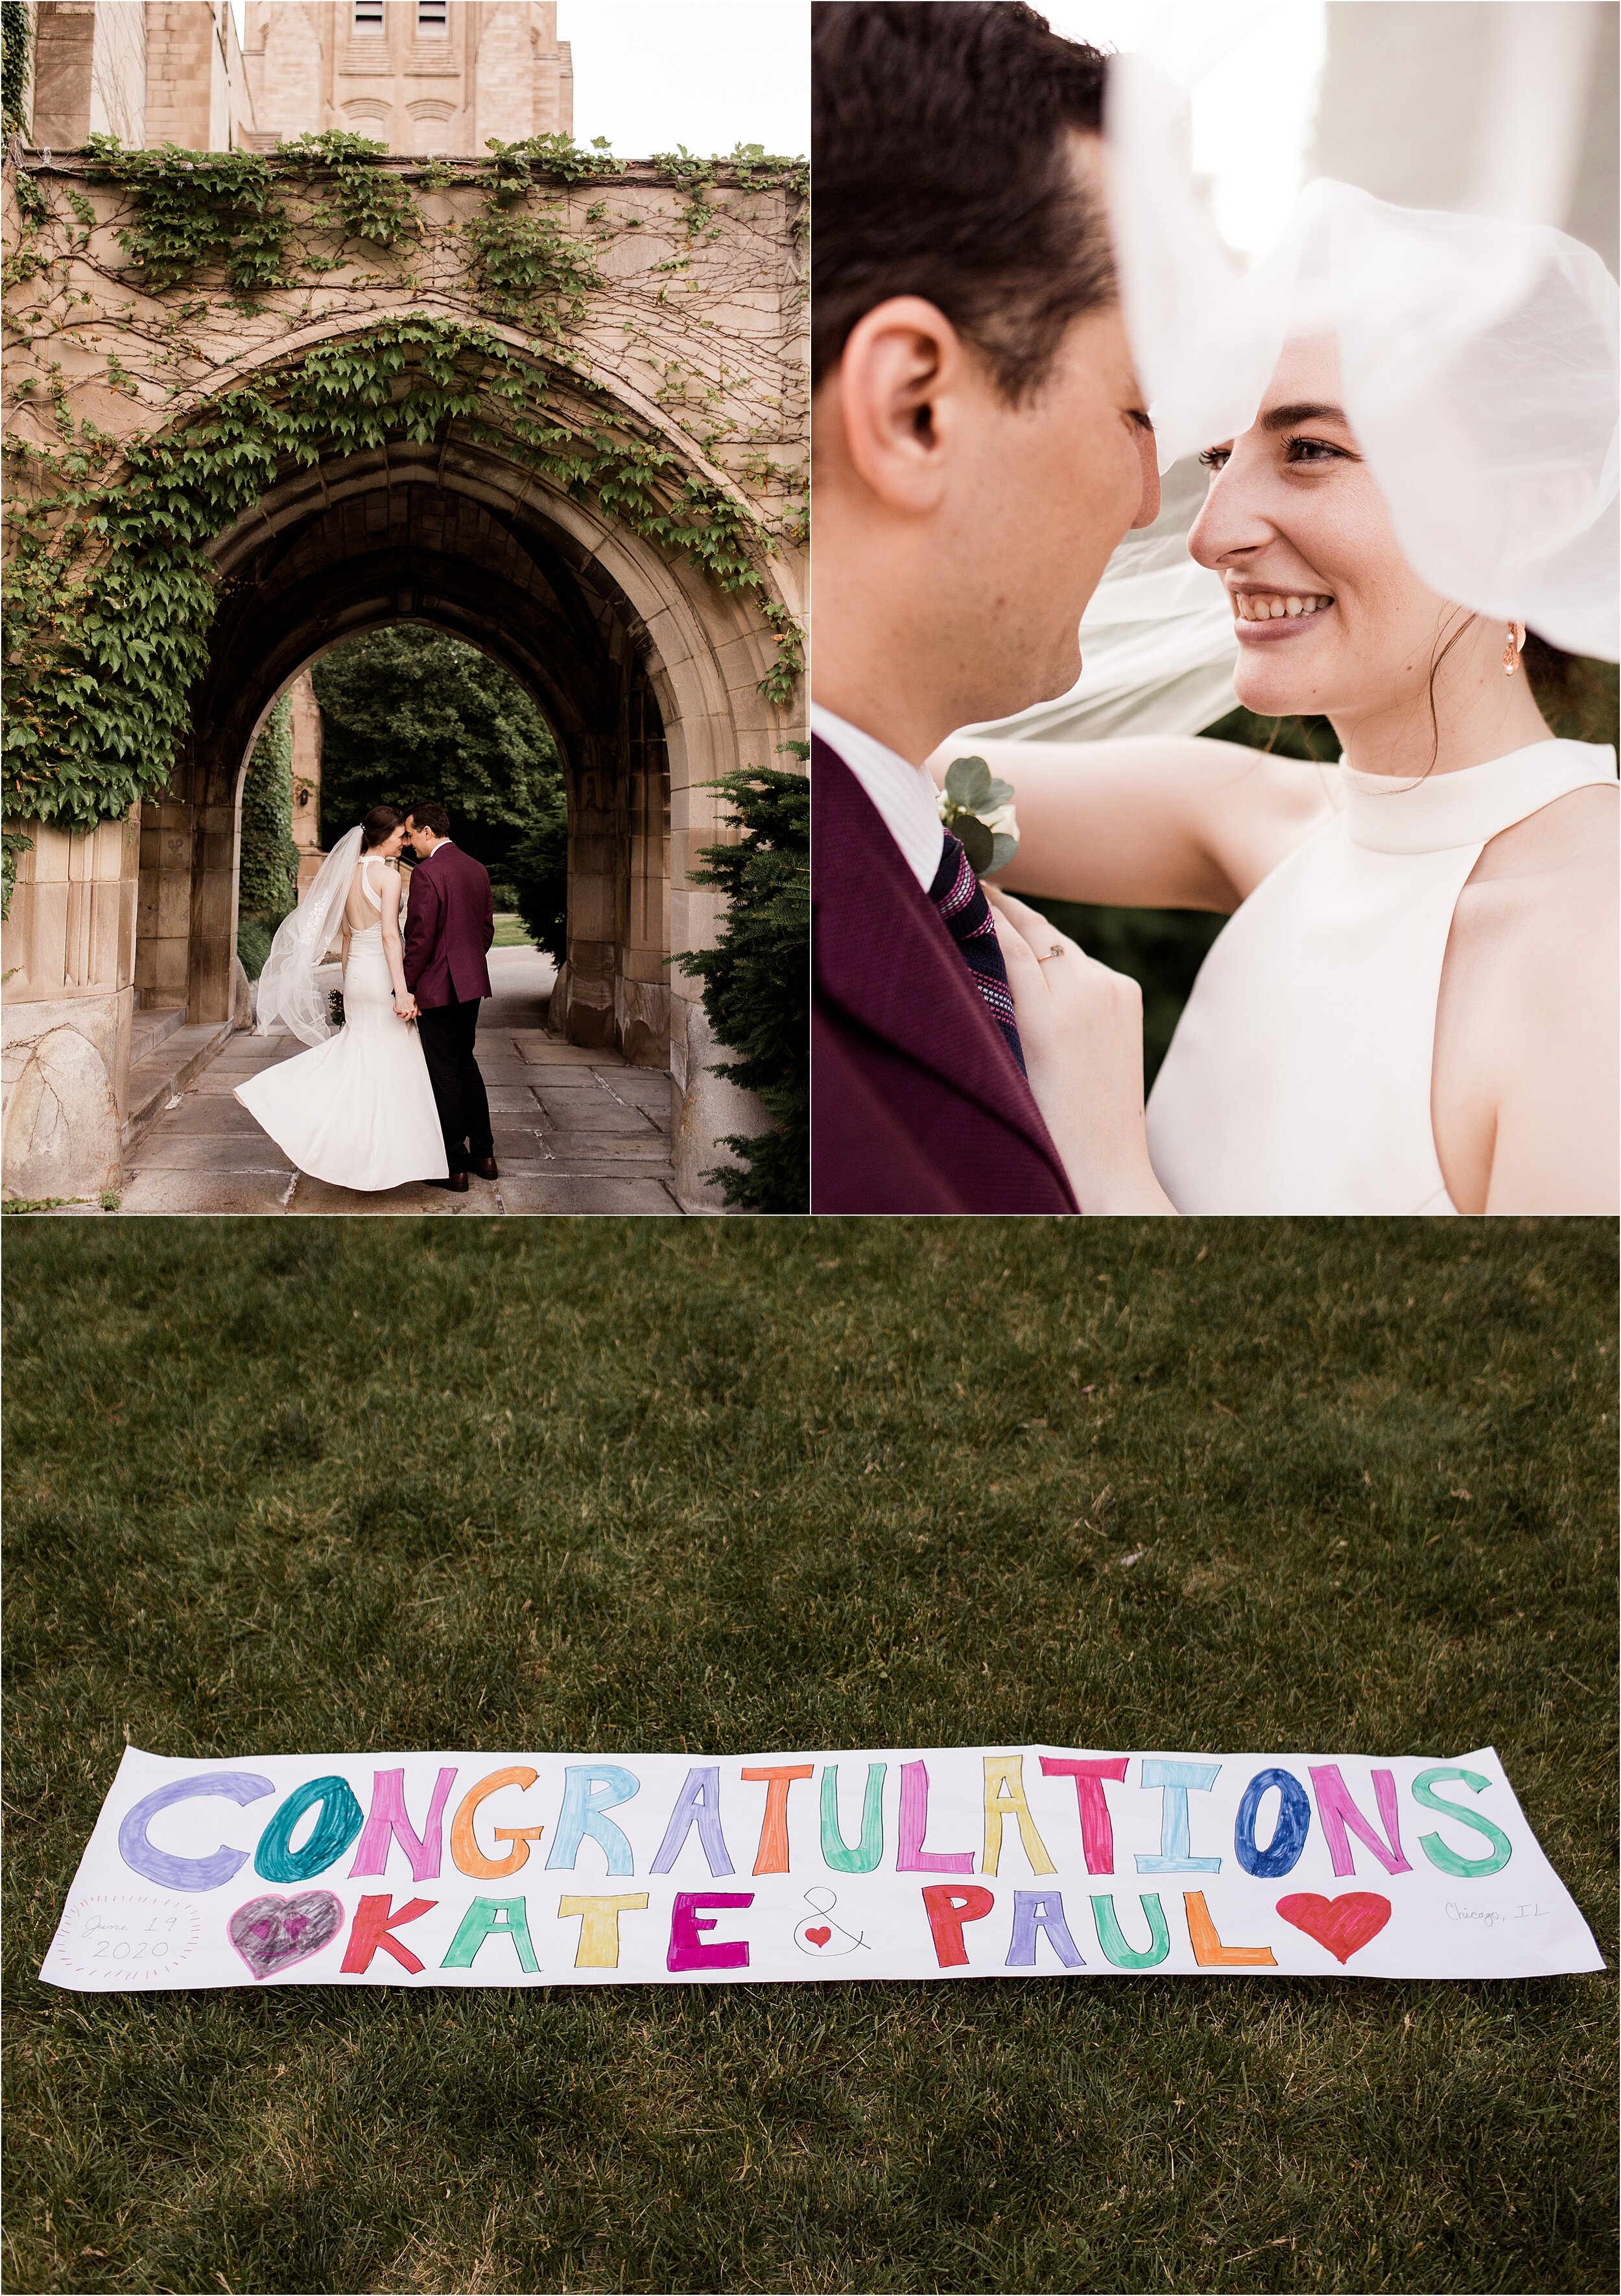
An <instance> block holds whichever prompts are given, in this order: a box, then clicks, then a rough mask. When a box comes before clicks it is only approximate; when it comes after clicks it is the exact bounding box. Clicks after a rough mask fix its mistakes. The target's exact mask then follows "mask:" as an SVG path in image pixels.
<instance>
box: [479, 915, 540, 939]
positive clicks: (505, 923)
mask: <svg viewBox="0 0 1621 2296" xmlns="http://www.w3.org/2000/svg"><path fill="white" fill-rule="evenodd" d="M534 946H535V944H534V942H533V941H532V940H531V939H530V938H529V936H528V932H527V931H525V930H524V922H523V919H522V918H521V917H520V916H514V915H513V914H512V911H511V910H509V909H503V910H501V911H500V912H499V914H497V916H496V918H495V939H494V940H493V941H491V943H490V947H492V948H533V947H534Z"/></svg>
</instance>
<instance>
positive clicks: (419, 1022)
mask: <svg viewBox="0 0 1621 2296" xmlns="http://www.w3.org/2000/svg"><path fill="white" fill-rule="evenodd" d="M416 1029H417V1034H418V1036H419V1037H421V1039H422V1057H423V1059H424V1060H425V1061H426V1062H427V1063H428V1081H429V1083H430V1085H431V1086H432V1087H433V1100H434V1105H435V1107H436V1108H437V1109H438V1111H439V1128H440V1130H441V1131H442V1132H443V1133H444V1135H445V1161H446V1163H447V1164H448V1165H449V1167H450V1169H451V1170H452V1171H453V1172H465V1171H466V1170H467V1169H468V1168H469V1166H470V1165H472V1164H481V1163H483V1161H484V1160H485V1159H486V1157H488V1156H493V1155H494V1154H495V1134H494V1133H493V1132H492V1131H491V1130H490V1121H489V1095H488V1094H487V1092H486V1091H485V1089H484V1078H482V1077H481V1076H480V1075H479V1063H478V1062H477V1061H476V1060H475V1059H474V1058H473V1039H474V1038H475V1037H477V1035H478V1033H479V999H478V998H477V997H476V996H475V997H472V998H471V999H470V1000H469V1001H468V1002H467V1003H466V1004H465V1005H434V1006H433V1007H432V1009H431V1010H430V1011H428V1012H424V1013H418V1014H417V1016H416Z"/></svg>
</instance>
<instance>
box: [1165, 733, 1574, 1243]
mask: <svg viewBox="0 0 1621 2296" xmlns="http://www.w3.org/2000/svg"><path fill="white" fill-rule="evenodd" d="M1615 775H1616V758H1615V751H1614V750H1610V749H1607V748H1603V747H1601V746H1599V745H1597V744H1595V743H1592V742H1535V743H1534V744H1533V745H1532V746H1531V747H1530V748H1529V749H1526V750H1515V751H1514V752H1513V753H1512V754H1511V755H1510V756H1509V757H1506V758H1493V759H1492V760H1491V762H1490V763H1489V764H1487V765H1484V766H1470V767H1465V768H1464V769H1463V770H1462V771H1461V772H1459V773H1450V774H1432V775H1429V776H1428V777H1427V778H1426V779H1424V780H1423V781H1420V782H1416V783H1415V782H1395V781H1391V780H1388V779H1387V778H1385V777H1384V776H1383V775H1376V774H1359V773H1355V772H1353V771H1352V769H1351V768H1350V767H1348V766H1347V765H1345V764H1344V763H1342V764H1341V765H1340V767H1339V781H1338V784H1337V797H1338V804H1337V808H1336V810H1335V812H1334V813H1333V814H1332V815H1331V816H1330V818H1329V819H1328V820H1327V821H1326V822H1324V823H1323V824H1322V825H1321V826H1320V827H1318V828H1317V829H1315V830H1314V831H1313V832H1311V834H1310V835H1309V836H1307V837H1306V838H1305V839H1303V840H1302V841H1301V843H1300V844H1299V845H1298V846H1297V847H1296V848H1295V849H1294V851H1293V852H1292V853H1290V854H1289V856H1288V857H1286V858H1285V859H1284V860H1282V861H1281V862H1280V863H1279V865H1278V866H1277V867H1276V868H1275V869H1274V870H1273V872H1272V873H1271V874H1270V876H1267V877H1265V878H1264V879H1263V880H1262V881H1261V883H1260V884H1258V885H1257V887H1256V889H1255V890H1254V892H1253V893H1251V894H1250V896H1249V898H1248V900H1247V901H1245V902H1244V903H1243V905H1242V906H1241V907H1240V909H1239V910H1238V911H1237V912H1236V914H1234V915H1233V917H1232V920H1231V922H1229V923H1228V924H1227V925H1226V926H1225V927H1224V929H1223V931H1222V934H1221V937H1220V939H1218V940H1217V941H1216V945H1215V947H1213V948H1212V949H1211V951H1210V954H1209V955H1208V957H1207V958H1206V959H1205V962H1204V964H1203V966H1202V967H1201V969H1200V972H1199V978H1198V980H1196V981H1195V982H1194V984H1193V993H1192V995H1191V996H1190V997H1189V999H1188V1002H1187V1005H1186V1007H1185V1008H1184V1010H1183V1015H1182V1019H1181V1021H1180V1022H1179V1023H1178V1025H1177V1029H1176V1034H1175V1037H1173V1039H1172V1042H1171V1048H1170V1051H1169V1052H1168V1053H1167V1055H1166V1060H1165V1065H1164V1066H1163V1068H1162V1069H1161V1070H1160V1071H1159V1074H1158V1077H1157V1078H1156V1079H1155V1082H1154V1089H1153V1092H1152V1094H1151V1095H1150V1099H1149V1104H1148V1144H1149V1154H1150V1158H1151V1160H1152V1162H1153V1166H1154V1169H1155V1171H1156V1172H1157V1173H1158V1177H1159V1184H1160V1185H1161V1186H1162V1187H1163V1188H1164V1190H1165V1192H1166V1193H1167V1195H1168V1196H1169V1198H1170V1199H1171V1201H1172V1202H1173V1203H1174V1204H1175V1207H1176V1209H1177V1210H1178V1211H1179V1212H1186V1213H1193V1214H1199V1213H1213V1214H1219V1215H1228V1216H1231V1215H1233V1214H1238V1215H1243V1214H1254V1215H1257V1216H1267V1215H1274V1214H1280V1213H1299V1214H1309V1213H1346V1214H1367V1213H1384V1214H1391V1213H1395V1214H1402V1213H1412V1212H1455V1211H1456V1210H1457V1207H1456V1205H1455V1204H1453V1201H1452V1199H1451V1198H1450V1197H1449V1196H1448V1194H1447V1193H1446V1183H1445V1180H1444V1179H1443V1177H1442V1175H1441V1166H1440V1162H1439V1160H1438V1159H1437V1155H1436V1144H1435V1136H1434V1132H1433V1130H1432V1128H1431V1124H1430V1110H1429V1093H1430V1070H1431V1067H1432V1065H1433V1062H1434V1057H1435V1037H1436V1005H1437V998H1438V996H1439V993H1440V987H1441V966H1442V962H1443V960H1444V958H1445V955H1446V941H1447V935H1448V933H1449V932H1450V931H1451V929H1452V921H1453V909H1454V908H1455V906H1457V900H1458V896H1459V894H1460V893H1461V891H1462V890H1463V888H1464V885H1465V884H1466V883H1467V881H1468V880H1469V877H1470V873H1471V872H1472V870H1473V869H1474V866H1475V864H1476V862H1477V861H1478V859H1479V857H1480V854H1481V851H1482V849H1483V848H1484V847H1485V846H1486V844H1487V842H1488V841H1489V840H1491V839H1492V838H1494V837H1495V836H1497V835H1498V834H1499V833H1500V832H1502V830H1505V829H1509V828H1511V827H1512V826H1513V824H1515V823H1516V822H1518V821H1524V820H1525V819H1526V818H1527V816H1528V815H1531V814H1533V813H1538V812H1540V811H1541V809H1542V808H1543V806H1545V805H1551V803H1552V802H1553V800H1554V799H1556V798H1560V797H1564V796H1566V795H1567V794H1568V792H1569V791H1572V790H1576V789H1584V788H1586V787H1587V786H1588V785H1589V784H1591V783H1603V782H1609V783H1612V784H1613V783H1614V781H1615Z"/></svg>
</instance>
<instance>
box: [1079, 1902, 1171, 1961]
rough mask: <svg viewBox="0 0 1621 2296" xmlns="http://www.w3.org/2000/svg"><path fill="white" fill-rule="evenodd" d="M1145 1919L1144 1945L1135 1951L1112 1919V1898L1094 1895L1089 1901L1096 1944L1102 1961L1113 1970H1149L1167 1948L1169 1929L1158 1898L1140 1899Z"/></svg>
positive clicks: (1116, 1922)
mask: <svg viewBox="0 0 1621 2296" xmlns="http://www.w3.org/2000/svg"><path fill="white" fill-rule="evenodd" d="M1138 1903H1139V1904H1140V1905H1141V1907H1142V1911H1143V1914H1144V1916H1145V1917H1146V1919H1147V1922H1148V1945H1147V1947H1146V1948H1145V1949H1144V1950H1143V1951H1142V1953H1138V1952H1136V1951H1135V1950H1134V1948H1133V1947H1131V1946H1129V1945H1127V1944H1126V1939H1125V1936H1124V1934H1123V1932H1122V1931H1121V1928H1120V1924H1119V1923H1118V1921H1117V1920H1116V1918H1115V1901H1114V1899H1113V1898H1093V1901H1092V1919H1093V1927H1094V1928H1095V1929H1096V1931H1097V1933H1098V1945H1099V1948H1100V1949H1101V1952H1102V1956H1103V1958H1104V1960H1105V1961H1108V1962H1112V1963H1113V1964H1114V1966H1115V1967H1116V1968H1117V1969H1152V1968H1154V1967H1155V1966H1156V1965H1157V1964H1158V1963H1159V1962H1162V1961H1163V1960H1164V1959H1165V1957H1166V1956H1167V1953H1169V1951H1170V1950H1171V1932H1170V1931H1169V1930H1168V1929H1167V1926H1166V1919H1165V1908H1164V1907H1162V1906H1161V1904H1160V1902H1159V1900H1158V1898H1139V1899H1138Z"/></svg>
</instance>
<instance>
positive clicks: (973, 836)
mask: <svg viewBox="0 0 1621 2296" xmlns="http://www.w3.org/2000/svg"><path fill="white" fill-rule="evenodd" d="M939 806H940V818H941V820H942V821H943V822H944V823H945V824H946V828H947V829H949V830H950V832H951V833H952V835H953V836H954V837H955V838H957V839H959V840H961V843H962V850H963V851H964V853H966V854H967V856H968V865H969V867H970V869H971V870H972V871H973V873H974V874H975V875H976V876H977V877H988V876H989V875H990V874H991V873H992V872H993V871H994V870H997V869H1005V868H1006V867H1007V865H1008V863H1009V862H1010V861H1011V859H1012V857H1013V856H1014V854H1015V853H1017V852H1018V850H1019V824H1018V822H1017V821H1016V820H1015V819H1014V817H1013V785H1012V783H1011V782H999V781H998V780H997V779H996V777H995V775H994V774H993V773H992V771H991V769H990V767H988V766H987V764H986V762H985V759H984V758H953V760H952V765H951V771H950V772H949V773H948V774H947V775H946V786H945V788H944V789H943V790H942V791H940V797H939Z"/></svg>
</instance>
